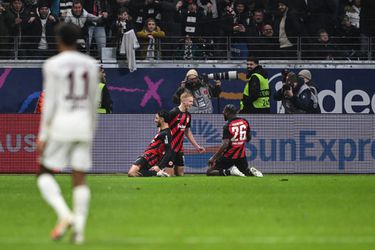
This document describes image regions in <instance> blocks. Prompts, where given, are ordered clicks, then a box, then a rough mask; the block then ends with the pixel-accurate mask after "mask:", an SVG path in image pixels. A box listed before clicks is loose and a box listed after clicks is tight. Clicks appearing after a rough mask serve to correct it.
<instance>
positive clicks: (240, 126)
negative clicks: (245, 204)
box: [207, 104, 263, 177]
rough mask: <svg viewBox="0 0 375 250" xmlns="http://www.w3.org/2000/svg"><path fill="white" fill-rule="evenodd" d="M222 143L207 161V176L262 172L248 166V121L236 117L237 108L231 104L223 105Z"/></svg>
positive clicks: (260, 174)
mask: <svg viewBox="0 0 375 250" xmlns="http://www.w3.org/2000/svg"><path fill="white" fill-rule="evenodd" d="M223 114H224V120H225V121H227V123H226V124H225V125H224V128H223V143H222V145H221V147H220V149H219V150H218V151H217V152H216V153H215V154H214V155H213V156H212V157H211V158H210V159H209V161H208V169H207V175H208V176H218V175H220V176H227V175H235V176H252V175H253V176H256V177H263V174H262V173H261V172H260V171H259V170H257V169H256V168H254V167H251V168H250V169H249V168H248V163H247V159H246V148H245V145H246V142H249V141H250V139H251V135H250V125H249V123H248V121H246V120H245V119H243V118H240V117H237V108H236V107H235V106H234V105H233V104H228V105H226V106H225V107H224V111H223Z"/></svg>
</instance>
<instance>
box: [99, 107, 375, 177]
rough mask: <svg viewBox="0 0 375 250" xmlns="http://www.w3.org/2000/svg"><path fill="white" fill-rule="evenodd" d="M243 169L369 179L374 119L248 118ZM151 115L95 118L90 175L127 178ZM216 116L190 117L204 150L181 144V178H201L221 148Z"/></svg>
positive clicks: (373, 167) (149, 130) (374, 159)
mask: <svg viewBox="0 0 375 250" xmlns="http://www.w3.org/2000/svg"><path fill="white" fill-rule="evenodd" d="M243 117H244V118H246V119H247V120H248V121H249V122H250V126H251V133H252V140H251V141H250V143H248V144H247V151H246V154H247V157H248V161H249V165H252V166H256V167H257V168H259V169H260V170H262V171H264V172H265V173H375V139H374V138H375V129H374V128H375V118H374V116H368V115H287V116H280V115H248V116H243ZM153 119H154V116H153V115H107V116H101V119H100V123H99V130H98V134H97V138H96V142H95V147H94V150H93V152H94V162H95V167H94V171H95V172H105V173H106V172H115V173H116V172H127V171H128V169H129V168H130V166H131V164H132V163H133V162H134V161H135V160H136V159H137V157H138V156H139V155H141V154H142V153H143V151H144V149H145V148H146V147H147V145H148V144H149V143H150V141H151V140H152V139H153V137H154V135H155V134H156V132H157V128H156V126H155V124H154V122H153ZM224 123H225V122H224V119H223V116H222V115H200V114H196V115H193V116H192V123H191V131H192V133H193V134H194V137H195V138H196V140H197V142H198V143H199V144H201V145H203V146H204V147H205V148H206V153H204V154H199V153H198V152H196V150H195V149H193V147H192V145H191V144H190V143H189V142H188V141H187V140H186V139H185V142H184V147H185V161H186V166H187V172H193V173H204V172H205V171H206V167H207V162H208V159H209V158H210V157H211V156H212V155H213V153H214V152H216V150H217V149H218V148H219V147H220V145H221V138H222V128H223V125H224Z"/></svg>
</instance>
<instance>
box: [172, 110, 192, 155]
mask: <svg viewBox="0 0 375 250" xmlns="http://www.w3.org/2000/svg"><path fill="white" fill-rule="evenodd" d="M190 122H191V114H190V113H189V112H187V111H186V112H181V110H180V109H179V108H178V107H175V108H173V109H172V110H171V111H169V128H170V129H171V134H172V143H171V145H172V149H173V151H174V152H179V151H183V150H184V146H183V142H184V137H185V129H187V128H190Z"/></svg>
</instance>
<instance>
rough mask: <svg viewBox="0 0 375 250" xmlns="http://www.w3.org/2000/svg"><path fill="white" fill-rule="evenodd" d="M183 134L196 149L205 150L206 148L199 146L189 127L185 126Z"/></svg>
mask: <svg viewBox="0 0 375 250" xmlns="http://www.w3.org/2000/svg"><path fill="white" fill-rule="evenodd" d="M185 136H186V138H187V139H188V140H189V141H190V143H191V144H192V145H193V146H194V147H195V148H196V149H197V150H198V152H199V153H204V152H206V149H205V148H204V147H202V146H200V145H199V144H198V143H197V141H196V140H195V138H194V135H193V133H192V132H191V130H190V128H186V130H185Z"/></svg>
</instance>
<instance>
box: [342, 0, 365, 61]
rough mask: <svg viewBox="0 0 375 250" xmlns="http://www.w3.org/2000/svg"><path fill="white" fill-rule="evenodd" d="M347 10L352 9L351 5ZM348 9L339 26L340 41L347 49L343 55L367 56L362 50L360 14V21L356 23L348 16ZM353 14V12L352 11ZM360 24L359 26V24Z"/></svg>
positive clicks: (351, 57)
mask: <svg viewBox="0 0 375 250" xmlns="http://www.w3.org/2000/svg"><path fill="white" fill-rule="evenodd" d="M356 1H357V2H359V0H356ZM345 9H346V10H348V9H351V6H346V7H345ZM350 11H351V10H350ZM347 13H348V11H346V14H345V15H344V16H343V17H342V20H341V25H340V27H339V29H338V30H339V32H338V35H339V36H340V38H339V42H340V47H341V49H342V50H345V52H344V54H343V56H344V57H346V58H349V59H357V58H360V57H366V55H365V54H364V55H362V54H361V52H360V44H361V40H360V33H361V32H360V29H359V16H358V23H356V24H354V23H353V20H351V18H350V17H349V16H348V14H347ZM352 14H353V13H352ZM357 25H358V26H357Z"/></svg>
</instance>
